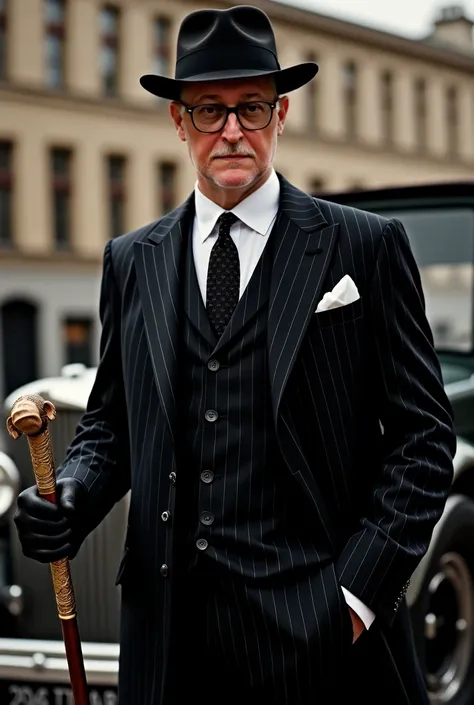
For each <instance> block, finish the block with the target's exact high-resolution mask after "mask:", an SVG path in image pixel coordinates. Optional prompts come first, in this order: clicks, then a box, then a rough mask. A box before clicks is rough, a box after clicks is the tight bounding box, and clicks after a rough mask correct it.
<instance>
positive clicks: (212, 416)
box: [204, 409, 219, 423]
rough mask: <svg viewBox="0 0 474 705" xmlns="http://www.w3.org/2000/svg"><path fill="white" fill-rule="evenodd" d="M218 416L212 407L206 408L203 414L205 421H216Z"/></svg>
mask: <svg viewBox="0 0 474 705" xmlns="http://www.w3.org/2000/svg"><path fill="white" fill-rule="evenodd" d="M218 416H219V414H218V413H217V411H215V410H214V409H208V410H207V411H206V413H205V414H204V418H205V419H206V421H210V422H211V423H212V422H213V421H217V418H218Z"/></svg>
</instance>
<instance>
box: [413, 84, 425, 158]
mask: <svg viewBox="0 0 474 705" xmlns="http://www.w3.org/2000/svg"><path fill="white" fill-rule="evenodd" d="M415 132H416V143H417V145H418V148H419V149H421V150H424V149H425V148H426V144H427V100H426V81H425V79H424V78H419V79H418V80H417V81H416V82H415Z"/></svg>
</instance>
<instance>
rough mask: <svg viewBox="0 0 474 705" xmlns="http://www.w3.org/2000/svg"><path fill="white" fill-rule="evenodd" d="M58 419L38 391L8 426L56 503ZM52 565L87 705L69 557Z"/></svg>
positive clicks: (75, 676)
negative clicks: (22, 440) (53, 429)
mask: <svg viewBox="0 0 474 705" xmlns="http://www.w3.org/2000/svg"><path fill="white" fill-rule="evenodd" d="M55 418H56V409H55V408H54V404H52V403H51V402H50V401H45V400H44V399H43V398H42V397H40V396H38V395H37V394H27V395H25V396H21V397H19V398H18V399H17V400H16V401H15V403H14V404H13V406H12V410H11V416H10V417H9V418H8V420H7V429H8V432H9V434H10V435H11V436H12V437H13V438H15V439H16V438H19V437H20V436H21V435H22V434H23V435H25V436H26V437H27V439H28V445H29V448H30V454H31V462H32V464H33V471H34V474H35V478H36V486H37V488H38V492H39V494H40V495H41V496H42V497H44V499H46V500H47V501H48V502H51V503H52V504H56V474H55V468H54V458H53V449H52V445H51V437H50V434H49V429H48V423H49V422H50V421H53V420H54V419H55ZM50 565H51V574H52V578H53V586H54V593H55V595H56V604H57V608H58V616H59V619H60V620H61V626H62V632H63V638H64V644H65V647H66V657H67V661H68V666H69V675H70V679H71V687H72V691H73V695H74V703H75V705H88V703H89V696H88V694H87V684H86V676H85V670H84V660H83V657H82V649H81V642H80V638H79V630H78V626H77V618H76V601H75V597H74V589H73V585H72V579H71V571H70V567H69V560H68V558H61V559H60V560H59V561H54V563H51V564H50Z"/></svg>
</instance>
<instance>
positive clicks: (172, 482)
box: [168, 472, 176, 485]
mask: <svg viewBox="0 0 474 705" xmlns="http://www.w3.org/2000/svg"><path fill="white" fill-rule="evenodd" d="M168 477H169V479H170V482H171V484H172V485H175V484H176V473H175V472H170V474H169V475H168Z"/></svg>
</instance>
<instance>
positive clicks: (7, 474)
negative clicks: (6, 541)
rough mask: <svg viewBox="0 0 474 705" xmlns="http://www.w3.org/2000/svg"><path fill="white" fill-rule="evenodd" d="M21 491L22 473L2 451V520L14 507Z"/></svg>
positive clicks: (0, 488)
mask: <svg viewBox="0 0 474 705" xmlns="http://www.w3.org/2000/svg"><path fill="white" fill-rule="evenodd" d="M19 491H20V473H19V472H18V468H17V466H16V465H15V463H14V462H13V460H12V459H11V458H10V457H9V456H8V455H7V454H6V453H3V452H2V451H0V519H1V518H2V517H4V516H5V514H6V513H7V512H9V511H10V509H11V508H12V506H13V503H14V502H15V500H16V498H17V496H18V492H19Z"/></svg>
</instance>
